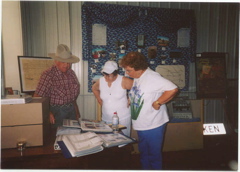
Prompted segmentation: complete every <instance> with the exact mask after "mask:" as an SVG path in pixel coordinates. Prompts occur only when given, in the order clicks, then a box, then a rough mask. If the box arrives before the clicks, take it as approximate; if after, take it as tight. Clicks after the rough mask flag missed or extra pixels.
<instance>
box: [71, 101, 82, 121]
mask: <svg viewBox="0 0 240 172" xmlns="http://www.w3.org/2000/svg"><path fill="white" fill-rule="evenodd" d="M73 104H74V108H75V111H76V119H77V120H78V119H79V118H80V117H81V114H80V112H79V109H78V105H77V101H76V100H75V101H74V102H73Z"/></svg>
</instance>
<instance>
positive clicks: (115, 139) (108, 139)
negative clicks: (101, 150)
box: [98, 133, 134, 147]
mask: <svg viewBox="0 0 240 172" xmlns="http://www.w3.org/2000/svg"><path fill="white" fill-rule="evenodd" d="M98 136H100V137H101V139H102V140H103V146H104V147H113V146H119V145H123V144H128V143H131V142H134V141H133V140H132V139H131V138H128V137H127V136H124V135H122V134H119V133H117V134H98Z"/></svg>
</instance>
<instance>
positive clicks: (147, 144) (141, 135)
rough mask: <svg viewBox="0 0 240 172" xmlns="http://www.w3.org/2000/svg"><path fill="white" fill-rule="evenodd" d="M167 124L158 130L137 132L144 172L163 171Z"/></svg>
mask: <svg viewBox="0 0 240 172" xmlns="http://www.w3.org/2000/svg"><path fill="white" fill-rule="evenodd" d="M165 128H166V124H163V125H162V126H160V127H158V128H154V129H151V130H145V131H137V133H138V139H139V143H138V148H139V151H140V160H141V165H142V169H143V170H161V169H162V145H163V138H164V133H165Z"/></svg>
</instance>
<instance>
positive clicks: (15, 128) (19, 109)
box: [1, 98, 50, 149]
mask: <svg viewBox="0 0 240 172" xmlns="http://www.w3.org/2000/svg"><path fill="white" fill-rule="evenodd" d="M1 108H2V109H1V111H2V112H1V148H2V149H3V148H16V145H17V143H18V142H20V141H25V142H26V146H27V147H30V146H42V145H44V144H45V143H46V141H47V137H48V133H49V129H50V128H49V127H50V123H49V118H48V117H49V101H48V99H47V98H33V100H32V101H31V102H30V103H26V104H10V105H1Z"/></svg>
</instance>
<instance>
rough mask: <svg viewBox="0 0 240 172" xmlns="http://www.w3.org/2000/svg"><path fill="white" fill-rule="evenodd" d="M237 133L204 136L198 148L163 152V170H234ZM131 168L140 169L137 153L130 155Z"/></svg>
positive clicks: (236, 158) (236, 159)
mask: <svg viewBox="0 0 240 172" xmlns="http://www.w3.org/2000/svg"><path fill="white" fill-rule="evenodd" d="M236 162H238V134H236V133H234V134H229V135H214V136H204V148H203V149H199V150H185V151H171V152H163V170H204V171H205V170H210V171H231V170H234V169H235V170H236V165H235V164H236ZM132 169H133V170H140V169H141V165H140V157H139V154H133V155H132Z"/></svg>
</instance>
